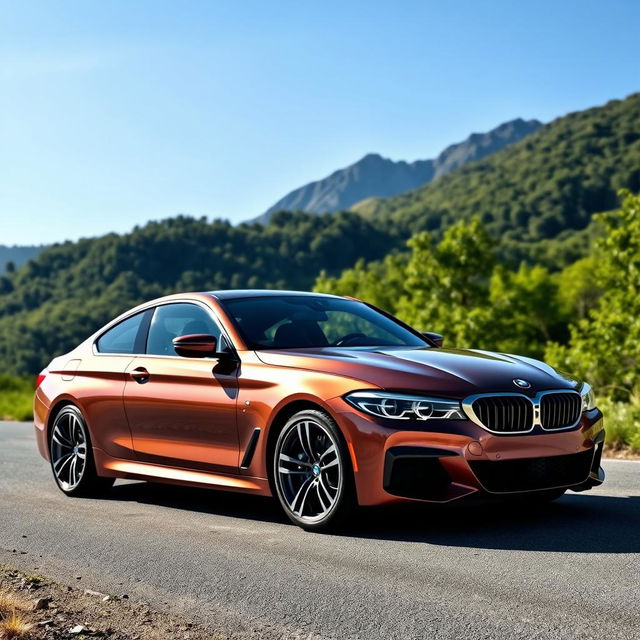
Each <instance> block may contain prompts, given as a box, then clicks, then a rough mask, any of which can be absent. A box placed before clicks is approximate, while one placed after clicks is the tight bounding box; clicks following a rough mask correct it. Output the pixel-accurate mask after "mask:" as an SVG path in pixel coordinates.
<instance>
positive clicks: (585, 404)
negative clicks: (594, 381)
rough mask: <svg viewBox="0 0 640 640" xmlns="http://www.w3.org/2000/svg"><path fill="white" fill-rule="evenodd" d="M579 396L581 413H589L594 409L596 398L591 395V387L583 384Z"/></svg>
mask: <svg viewBox="0 0 640 640" xmlns="http://www.w3.org/2000/svg"><path fill="white" fill-rule="evenodd" d="M580 395H581V396H582V410H583V411H591V409H595V408H596V396H595V394H594V393H593V389H592V388H591V385H589V384H587V383H586V382H583V383H582V387H581V388H580Z"/></svg>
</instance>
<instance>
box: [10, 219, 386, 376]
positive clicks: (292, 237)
mask: <svg viewBox="0 0 640 640" xmlns="http://www.w3.org/2000/svg"><path fill="white" fill-rule="evenodd" d="M393 242H394V240H393V239H392V238H390V237H389V235H388V234H386V233H385V232H384V231H381V230H378V229H376V228H375V227H374V226H373V225H372V223H370V222H368V221H367V220H365V219H363V218H362V217H361V216H358V215H356V214H353V213H339V214H336V215H322V216H318V215H309V214H302V213H286V212H283V213H280V214H278V215H276V216H274V219H273V220H272V221H271V222H270V223H269V224H268V225H266V226H264V225H261V224H257V223H256V224H253V225H240V226H237V227H234V226H232V225H231V224H230V223H228V222H226V221H214V222H208V221H207V220H205V219H193V218H187V217H177V218H173V219H169V220H165V221H162V222H151V223H149V224H147V225H145V226H144V227H141V228H137V229H135V230H134V231H133V232H132V233H128V234H124V235H117V234H109V235H106V236H103V237H100V238H91V239H84V240H80V241H79V242H67V243H64V244H60V245H55V246H52V247H50V248H48V249H46V250H44V251H43V252H42V253H41V254H40V255H39V256H38V257H37V258H36V259H34V260H32V261H30V262H29V263H28V264H27V265H26V266H25V267H24V268H22V269H20V270H19V271H17V272H15V273H11V274H7V275H5V276H2V277H0V372H10V373H20V374H23V373H31V374H33V373H37V371H39V369H40V368H41V367H42V366H44V365H45V364H46V363H47V362H48V361H49V360H50V359H51V357H52V356H53V355H55V354H57V353H62V352H64V351H66V350H68V349H69V348H71V347H72V346H74V345H76V344H77V343H78V342H79V341H80V340H82V339H83V338H85V337H86V336H88V335H90V334H91V333H92V332H93V331H94V330H95V329H97V328H98V327H100V326H101V325H102V324H103V323H104V322H106V321H107V320H109V319H111V318H112V317H113V316H115V315H117V314H119V313H121V312H122V311H124V310H125V309H127V308H128V307H130V306H132V305H134V304H138V303H139V302H141V301H143V300H145V299H149V298H153V297H156V296H160V295H164V294H166V293H172V292H176V291H193V290H211V289H224V288H252V287H273V288H287V287H288V288H294V289H307V288H310V287H311V285H312V284H313V281H314V279H315V277H316V275H317V274H318V273H319V272H320V270H321V269H326V270H328V271H329V272H330V273H335V274H337V273H339V272H340V270H341V269H344V268H346V267H348V266H350V265H352V264H354V263H355V261H356V260H358V259H359V258H366V259H375V258H379V257H381V256H383V255H384V254H385V253H386V252H387V251H388V250H389V248H390V247H392V246H393Z"/></svg>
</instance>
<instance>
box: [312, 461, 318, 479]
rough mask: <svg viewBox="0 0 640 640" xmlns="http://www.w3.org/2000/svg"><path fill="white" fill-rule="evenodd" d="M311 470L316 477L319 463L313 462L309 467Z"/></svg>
mask: <svg viewBox="0 0 640 640" xmlns="http://www.w3.org/2000/svg"><path fill="white" fill-rule="evenodd" d="M311 471H312V472H313V475H314V476H315V477H316V478H317V477H318V476H319V475H320V465H319V464H314V465H313V467H311Z"/></svg>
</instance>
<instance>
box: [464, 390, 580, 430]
mask: <svg viewBox="0 0 640 640" xmlns="http://www.w3.org/2000/svg"><path fill="white" fill-rule="evenodd" d="M553 393H573V394H575V395H576V396H578V398H580V401H581V403H582V397H581V395H580V393H579V392H578V391H576V390H575V389H548V390H547V391H538V393H536V394H535V396H533V397H530V396H527V395H525V394H524V393H514V392H505V393H475V394H473V395H470V396H467V397H466V398H464V400H462V409H463V411H464V412H465V413H466V414H467V416H468V418H469V420H471V422H473V423H474V424H477V425H478V426H479V427H481V428H482V429H484V430H485V431H488V432H489V433H494V434H496V435H500V436H509V435H521V434H524V433H531V432H532V431H533V430H534V429H535V428H536V427H539V428H540V429H542V430H543V431H546V432H547V433H549V432H550V433H555V432H556V431H568V430H570V429H575V428H576V427H577V426H578V425H579V424H580V420H581V419H582V411H580V415H579V416H578V419H577V420H576V421H575V422H574V423H573V424H571V425H569V426H567V427H557V428H554V429H548V428H545V427H543V426H542V422H541V421H540V417H541V416H540V400H541V399H542V398H543V397H544V396H546V395H549V394H553ZM509 396H510V397H519V398H524V399H525V400H528V401H529V402H530V403H531V404H532V405H533V422H532V423H531V427H530V428H529V429H527V430H526V431H525V430H523V431H494V430H493V429H489V427H487V426H485V425H484V424H483V423H482V421H481V420H480V418H478V416H477V415H476V413H475V411H474V410H473V403H474V402H475V401H476V400H478V399H480V398H504V397H509ZM580 406H582V404H581V405H580Z"/></svg>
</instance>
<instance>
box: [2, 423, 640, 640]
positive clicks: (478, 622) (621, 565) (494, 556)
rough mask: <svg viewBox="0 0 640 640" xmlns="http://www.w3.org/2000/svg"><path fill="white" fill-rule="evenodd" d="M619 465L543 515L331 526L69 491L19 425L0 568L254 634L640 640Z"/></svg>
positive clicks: (639, 549) (385, 514)
mask: <svg viewBox="0 0 640 640" xmlns="http://www.w3.org/2000/svg"><path fill="white" fill-rule="evenodd" d="M605 468H606V471H607V475H608V479H607V482H606V483H605V485H603V486H602V487H600V488H599V489H596V490H594V491H592V492H590V493H586V494H569V495H567V496H565V497H563V498H562V499H561V500H559V501H558V502H557V503H555V504H553V505H551V506H549V507H547V508H544V509H541V510H527V511H523V510H518V509H516V508H514V507H509V508H505V507H499V506H496V505H486V504H474V505H466V506H464V505H461V504H460V505H457V506H455V507H448V508H411V509H405V508H403V509H373V510H368V511H364V512H363V513H362V514H360V516H359V518H358V521H357V522H356V523H355V524H354V525H353V526H352V527H351V529H350V530H349V531H348V532H346V533H345V534H343V535H322V534H313V533H306V532H304V531H302V530H301V529H298V528H297V527H295V526H293V525H290V524H289V523H288V522H286V521H285V520H284V518H283V517H282V516H281V515H280V513H279V511H278V508H277V506H276V504H275V502H273V501H271V500H267V499H263V498H253V497H247V496H240V495H237V494H228V493H227V494H223V493H218V492H212V491H201V490H193V489H188V488H181V487H168V486H162V485H149V484H146V483H133V482H118V483H117V484H116V485H115V487H114V489H113V492H112V494H111V495H110V496H109V498H107V499H102V500H89V499H79V498H76V499H72V498H67V497H65V496H64V495H63V494H62V493H61V492H60V491H58V489H57V488H56V487H55V485H54V482H53V479H52V478H51V477H50V470H49V467H48V466H47V464H46V463H45V462H44V461H43V460H42V459H41V458H40V457H39V455H38V453H37V451H36V448H35V442H34V438H33V435H32V427H31V426H30V425H27V424H17V423H6V422H5V423H0V564H7V565H12V566H18V567H21V568H25V569H29V570H36V571H38V572H40V573H42V574H44V575H48V576H51V577H53V578H55V579H58V580H60V581H63V582H67V583H74V584H81V585H84V586H85V588H91V589H95V590H98V591H102V592H108V593H116V594H124V593H126V594H128V595H130V597H132V598H139V599H143V600H145V601H146V602H149V603H151V604H152V605H153V606H157V607H164V608H167V609H169V610H171V611H173V612H176V611H177V612H181V613H183V614H185V615H188V616H194V617H195V618H196V619H199V620H202V621H203V622H206V623H209V624H212V625H214V626H215V627H216V628H217V629H219V630H220V631H221V632H223V633H229V634H231V635H233V636H234V637H239V638H363V639H365V638H366V639H367V640H374V639H384V640H388V639H390V638H402V639H403V640H407V639H409V638H429V639H433V638H456V639H457V638H485V639H486V638H492V639H493V638H526V639H527V640H530V639H533V638H602V637H607V638H608V639H612V638H635V639H637V638H640V463H638V462H627V461H607V462H605ZM36 568H37V569H36ZM76 576H82V578H81V579H80V580H78V579H77V578H76Z"/></svg>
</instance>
